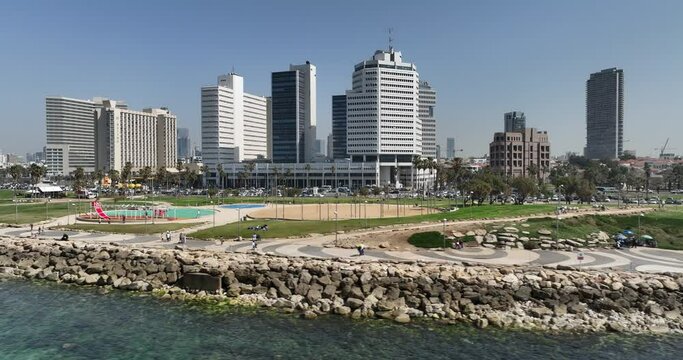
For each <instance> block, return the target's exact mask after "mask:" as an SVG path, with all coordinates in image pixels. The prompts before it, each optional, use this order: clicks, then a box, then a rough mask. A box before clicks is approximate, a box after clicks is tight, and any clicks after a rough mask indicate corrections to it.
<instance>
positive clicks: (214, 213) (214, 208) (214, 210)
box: [211, 200, 216, 227]
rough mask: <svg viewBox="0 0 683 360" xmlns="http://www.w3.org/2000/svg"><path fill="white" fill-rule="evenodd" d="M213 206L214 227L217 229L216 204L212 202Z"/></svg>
mask: <svg viewBox="0 0 683 360" xmlns="http://www.w3.org/2000/svg"><path fill="white" fill-rule="evenodd" d="M211 206H212V207H213V227H216V204H214V203H213V200H211Z"/></svg>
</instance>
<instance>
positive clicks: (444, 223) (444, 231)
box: [441, 219, 448, 249]
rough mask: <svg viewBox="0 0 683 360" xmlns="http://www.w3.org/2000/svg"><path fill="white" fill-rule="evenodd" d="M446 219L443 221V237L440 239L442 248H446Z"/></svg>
mask: <svg viewBox="0 0 683 360" xmlns="http://www.w3.org/2000/svg"><path fill="white" fill-rule="evenodd" d="M446 221H448V220H446V219H443V236H442V237H441V238H442V239H443V248H444V249H445V248H446Z"/></svg>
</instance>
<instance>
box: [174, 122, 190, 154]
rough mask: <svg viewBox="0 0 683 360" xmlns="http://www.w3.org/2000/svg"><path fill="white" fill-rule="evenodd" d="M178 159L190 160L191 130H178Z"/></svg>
mask: <svg viewBox="0 0 683 360" xmlns="http://www.w3.org/2000/svg"><path fill="white" fill-rule="evenodd" d="M176 147H177V149H178V159H188V158H190V156H191V155H192V154H191V150H192V148H191V144H190V129H188V128H178V145H177V146H176Z"/></svg>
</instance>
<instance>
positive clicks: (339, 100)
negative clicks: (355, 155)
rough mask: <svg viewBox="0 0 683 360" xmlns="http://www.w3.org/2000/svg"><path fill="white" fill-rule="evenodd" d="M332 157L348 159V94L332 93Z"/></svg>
mask: <svg viewBox="0 0 683 360" xmlns="http://www.w3.org/2000/svg"><path fill="white" fill-rule="evenodd" d="M332 141H333V144H332V153H330V154H328V156H329V157H330V158H332V159H346V158H348V157H349V156H348V154H347V153H346V95H332Z"/></svg>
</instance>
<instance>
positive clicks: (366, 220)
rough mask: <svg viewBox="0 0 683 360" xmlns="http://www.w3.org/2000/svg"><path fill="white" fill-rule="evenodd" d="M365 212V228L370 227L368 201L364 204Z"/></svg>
mask: <svg viewBox="0 0 683 360" xmlns="http://www.w3.org/2000/svg"><path fill="white" fill-rule="evenodd" d="M363 211H364V213H365V214H364V215H363V217H364V218H365V227H368V201H367V200H365V203H364V204H363Z"/></svg>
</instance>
